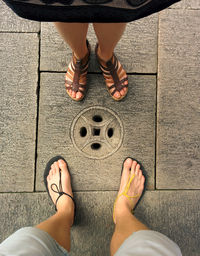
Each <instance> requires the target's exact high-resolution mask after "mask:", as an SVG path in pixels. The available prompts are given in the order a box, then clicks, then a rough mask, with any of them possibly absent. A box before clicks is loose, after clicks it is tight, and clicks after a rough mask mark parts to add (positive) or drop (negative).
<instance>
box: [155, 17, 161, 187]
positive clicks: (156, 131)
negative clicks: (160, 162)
mask: <svg viewBox="0 0 200 256" xmlns="http://www.w3.org/2000/svg"><path fill="white" fill-rule="evenodd" d="M157 30H158V33H157V76H156V109H155V169H154V185H155V187H154V189H155V190H157V189H156V185H157V182H156V181H157V146H158V141H157V140H158V79H159V73H158V72H159V67H158V64H159V63H158V62H159V41H160V14H158V27H157Z"/></svg>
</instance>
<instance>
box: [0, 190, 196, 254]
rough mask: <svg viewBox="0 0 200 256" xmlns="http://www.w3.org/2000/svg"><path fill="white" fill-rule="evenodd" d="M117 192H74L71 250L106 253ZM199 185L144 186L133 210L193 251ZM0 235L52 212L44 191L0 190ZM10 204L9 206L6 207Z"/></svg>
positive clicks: (39, 220) (86, 252)
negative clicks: (154, 188) (153, 188)
mask: <svg viewBox="0 0 200 256" xmlns="http://www.w3.org/2000/svg"><path fill="white" fill-rule="evenodd" d="M115 196H116V192H111V191H110V192H90V193H89V192H78V193H75V198H76V202H77V221H76V225H75V226H74V227H73V228H72V235H71V239H72V246H71V248H72V251H71V255H86V256H91V255H109V243H110V239H111V236H112V232H113V228H114V226H113V223H112V207H113V203H114V199H115ZM199 196H200V192H199V191H147V192H146V193H145V195H144V198H143V199H142V201H141V202H140V205H139V206H138V208H137V209H136V211H135V213H136V216H137V217H138V218H139V219H140V220H141V221H143V222H144V223H145V224H146V225H148V226H149V228H151V229H153V230H156V231H158V232H162V233H163V234H165V235H167V236H168V237H170V238H171V239H172V240H173V241H175V242H176V243H177V244H178V245H179V246H180V248H181V250H182V253H183V256H188V255H190V256H198V255H199V251H200V246H199V235H200V230H199V225H200V223H199V220H200V216H199V212H200V209H199ZM0 201H1V206H2V207H1V218H2V220H4V221H3V222H2V224H1V230H0V233H1V240H3V239H5V238H6V237H7V236H8V235H10V234H11V233H12V232H14V231H15V230H17V229H19V228H21V227H23V226H33V225H36V224H38V223H39V222H41V221H43V220H45V219H46V218H48V217H49V216H51V215H52V214H53V213H54V209H53V208H54V207H53V205H52V203H51V201H50V199H48V196H47V194H46V193H18V194H7V193H6V194H0ZM8 209H9V211H8Z"/></svg>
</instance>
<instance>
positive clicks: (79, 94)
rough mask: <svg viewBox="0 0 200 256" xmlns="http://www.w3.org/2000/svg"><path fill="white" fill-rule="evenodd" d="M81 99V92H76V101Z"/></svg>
mask: <svg viewBox="0 0 200 256" xmlns="http://www.w3.org/2000/svg"><path fill="white" fill-rule="evenodd" d="M81 97H82V93H81V92H77V94H76V99H78V100H79V99H80V98H81Z"/></svg>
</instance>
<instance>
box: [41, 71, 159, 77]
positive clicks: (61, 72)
mask: <svg viewBox="0 0 200 256" xmlns="http://www.w3.org/2000/svg"><path fill="white" fill-rule="evenodd" d="M40 72H41V73H58V74H64V73H66V71H53V70H40ZM88 74H89V75H99V74H101V72H88ZM127 75H138V76H156V75H157V73H134V72H133V73H131V72H130V73H128V72H127Z"/></svg>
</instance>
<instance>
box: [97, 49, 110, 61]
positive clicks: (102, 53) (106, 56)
mask: <svg viewBox="0 0 200 256" xmlns="http://www.w3.org/2000/svg"><path fill="white" fill-rule="evenodd" d="M97 54H98V56H99V58H100V59H102V60H103V61H105V62H107V61H109V60H110V59H111V58H112V56H113V52H106V51H102V49H101V48H100V46H99V47H98V49H97Z"/></svg>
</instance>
